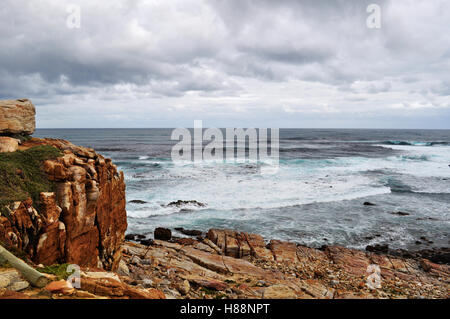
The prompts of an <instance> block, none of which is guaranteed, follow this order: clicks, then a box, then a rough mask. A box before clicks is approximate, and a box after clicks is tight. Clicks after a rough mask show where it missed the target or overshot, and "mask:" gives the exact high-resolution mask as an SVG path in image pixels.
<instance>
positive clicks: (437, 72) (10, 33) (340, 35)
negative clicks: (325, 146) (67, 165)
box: [0, 0, 450, 129]
mask: <svg viewBox="0 0 450 319" xmlns="http://www.w3.org/2000/svg"><path fill="white" fill-rule="evenodd" d="M371 3H375V4H378V5H379V6H380V7H381V28H379V29H373V28H372V29H371V28H368V27H367V23H366V20H367V18H368V16H369V15H370V13H367V11H366V9H367V6H368V5H369V4H371ZM73 4H75V5H78V6H79V8H80V10H81V11H80V12H81V15H80V17H81V20H80V28H70V27H68V25H69V26H73V23H74V21H76V20H73V19H72V18H73V17H74V16H73V15H71V13H74V12H76V11H71V10H72V9H73V6H72V7H71V6H70V5H73ZM68 21H69V22H71V23H72V24H70V23H69V24H68ZM19 97H28V98H30V99H32V101H33V102H34V104H35V105H36V107H37V120H38V127H41V128H44V127H57V128H58V127H180V126H183V127H186V126H187V127H192V125H193V120H194V119H201V120H203V121H204V126H215V127H351V128H354V127H361V128H364V127H367V128H447V129H448V128H450V1H448V0H422V1H420V0H395V1H394V0H384V1H382V0H368V1H364V0H354V1H351V0H345V1H344V0H342V1H339V0H336V1H317V0H303V1H302V0H277V1H274V0H210V1H206V0H205V1H203V0H108V1H106V0H105V1H95V3H94V1H88V0H86V1H84V0H83V1H77V0H69V1H62V0H39V1H35V0H33V1H32V0H29V1H25V0H2V5H1V7H0V99H4V98H19Z"/></svg>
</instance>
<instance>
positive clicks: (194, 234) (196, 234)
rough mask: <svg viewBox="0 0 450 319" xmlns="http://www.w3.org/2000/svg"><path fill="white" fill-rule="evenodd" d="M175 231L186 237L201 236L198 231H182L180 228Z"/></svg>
mask: <svg viewBox="0 0 450 319" xmlns="http://www.w3.org/2000/svg"><path fill="white" fill-rule="evenodd" d="M175 230H177V231H179V232H180V233H182V234H184V235H187V236H201V235H202V234H203V233H202V232H201V231H200V230H194V229H192V230H191V229H184V228H182V227H178V228H175Z"/></svg>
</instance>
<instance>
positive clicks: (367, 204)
mask: <svg viewBox="0 0 450 319" xmlns="http://www.w3.org/2000/svg"><path fill="white" fill-rule="evenodd" d="M363 205H364V206H376V204H374V203H371V202H364V204H363Z"/></svg>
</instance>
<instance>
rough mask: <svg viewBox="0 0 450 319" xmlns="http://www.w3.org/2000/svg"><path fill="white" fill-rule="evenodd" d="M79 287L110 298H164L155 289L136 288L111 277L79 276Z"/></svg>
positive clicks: (162, 294)
mask: <svg viewBox="0 0 450 319" xmlns="http://www.w3.org/2000/svg"><path fill="white" fill-rule="evenodd" d="M81 289H82V290H85V291H88V292H90V293H92V294H94V295H99V296H106V297H111V298H131V299H165V295H164V293H162V292H161V291H159V290H157V289H148V290H144V289H137V288H133V287H131V286H128V285H127V284H124V283H122V282H120V281H117V280H115V279H112V278H81Z"/></svg>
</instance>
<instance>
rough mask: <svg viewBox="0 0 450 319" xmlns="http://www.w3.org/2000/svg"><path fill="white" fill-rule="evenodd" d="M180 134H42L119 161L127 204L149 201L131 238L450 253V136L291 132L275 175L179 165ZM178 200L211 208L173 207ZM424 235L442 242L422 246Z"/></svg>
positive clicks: (137, 207)
mask: <svg viewBox="0 0 450 319" xmlns="http://www.w3.org/2000/svg"><path fill="white" fill-rule="evenodd" d="M171 132H172V129H38V130H37V131H36V133H35V134H34V136H36V137H54V138H63V139H67V140H70V141H71V142H73V143H75V144H78V145H83V146H88V147H93V148H95V150H96V151H97V152H99V153H101V154H103V155H104V156H107V157H110V158H112V159H113V160H114V162H115V164H117V166H118V167H119V169H121V170H123V171H124V173H125V178H126V183H127V200H128V201H131V200H142V201H145V202H146V203H144V204H133V203H128V205H127V212H128V221H129V229H128V231H129V232H138V233H142V234H148V235H149V236H151V234H152V231H153V229H154V228H155V227H158V226H163V227H170V228H175V227H184V228H187V229H199V230H207V229H209V228H212V227H218V228H233V229H236V230H241V231H249V232H255V233H259V234H261V235H263V236H264V237H266V238H268V239H269V238H278V239H284V240H292V241H296V242H299V243H303V244H307V245H310V246H320V245H323V244H340V245H344V246H347V247H355V248H364V247H365V246H366V245H369V244H376V243H387V244H389V245H390V247H392V248H408V249H422V248H426V247H430V246H439V247H448V246H450V242H449V239H450V237H449V235H450V167H449V164H450V131H449V130H344V129H340V130H335V129H281V130H280V153H279V154H280V168H279V171H278V173H277V174H274V175H264V174H260V172H259V169H258V167H257V166H255V165H251V164H248V163H244V164H233V165H230V164H226V163H210V162H205V163H201V164H197V165H195V166H194V165H192V164H186V165H174V163H173V162H172V161H171V159H170V152H171V149H172V146H173V145H174V144H175V143H176V142H177V141H171V140H170V135H171ZM177 200H196V201H199V202H202V203H205V204H206V207H197V206H195V205H190V206H189V205H188V206H183V207H166V206H165V205H167V204H168V203H170V202H173V201H177ZM365 201H370V202H372V203H375V204H376V206H364V205H363V203H364V202H365ZM397 211H402V212H407V213H409V215H407V216H398V215H395V214H392V212H397ZM422 236H425V237H426V238H428V239H429V240H431V241H433V244H431V245H428V246H427V245H425V244H424V243H423V244H416V243H415V242H416V241H417V240H420V239H419V238H420V237H422ZM422 242H423V241H422Z"/></svg>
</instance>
